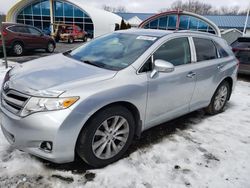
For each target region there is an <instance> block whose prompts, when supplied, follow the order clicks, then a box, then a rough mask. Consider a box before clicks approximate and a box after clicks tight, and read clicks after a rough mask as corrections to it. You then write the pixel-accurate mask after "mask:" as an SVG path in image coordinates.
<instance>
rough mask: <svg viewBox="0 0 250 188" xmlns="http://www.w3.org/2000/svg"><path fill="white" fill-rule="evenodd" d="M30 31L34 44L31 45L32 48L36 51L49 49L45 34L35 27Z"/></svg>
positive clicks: (29, 28) (30, 28)
mask: <svg viewBox="0 0 250 188" xmlns="http://www.w3.org/2000/svg"><path fill="white" fill-rule="evenodd" d="M28 30H29V32H30V38H31V39H32V42H31V43H30V45H31V47H32V48H34V49H36V48H46V47H47V40H46V39H45V38H44V37H43V34H42V33H41V32H40V31H39V30H37V29H35V28H33V27H28Z"/></svg>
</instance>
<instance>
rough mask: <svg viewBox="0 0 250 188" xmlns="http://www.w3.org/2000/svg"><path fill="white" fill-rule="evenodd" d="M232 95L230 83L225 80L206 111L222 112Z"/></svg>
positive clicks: (211, 113)
mask: <svg viewBox="0 0 250 188" xmlns="http://www.w3.org/2000/svg"><path fill="white" fill-rule="evenodd" d="M229 96H230V85H229V83H228V82H227V81H223V82H222V83H221V84H220V85H219V86H218V88H217V89H216V91H215V93H214V95H213V97H212V100H211V102H210V104H209V106H208V107H207V108H206V109H205V111H206V112H207V113H208V114H210V115H215V114H218V113H221V112H222V111H223V109H224V107H225V105H226V103H227V101H228V99H229Z"/></svg>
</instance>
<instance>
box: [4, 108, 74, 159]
mask: <svg viewBox="0 0 250 188" xmlns="http://www.w3.org/2000/svg"><path fill="white" fill-rule="evenodd" d="M0 108H1V111H2V113H1V128H2V131H3V133H4V135H5V137H6V139H7V140H8V141H9V143H10V144H11V145H12V146H13V147H15V148H17V149H19V150H22V151H25V152H28V153H30V154H33V155H35V156H38V157H40V158H43V159H46V160H48V161H52V162H55V163H66V162H72V161H74V157H75V139H74V138H75V136H76V135H75V134H78V133H76V132H74V131H73V132H72V130H70V129H69V128H70V125H69V124H70V123H72V119H71V118H70V117H69V116H70V114H71V110H70V109H65V110H61V111H53V112H42V113H35V114H32V115H30V116H27V117H25V118H21V117H19V116H16V115H14V114H12V113H11V112H9V111H7V110H6V109H5V108H3V107H2V106H0ZM71 129H72V126H71ZM44 141H49V142H52V143H53V149H52V151H51V152H48V151H45V150H43V149H41V143H42V142H44Z"/></svg>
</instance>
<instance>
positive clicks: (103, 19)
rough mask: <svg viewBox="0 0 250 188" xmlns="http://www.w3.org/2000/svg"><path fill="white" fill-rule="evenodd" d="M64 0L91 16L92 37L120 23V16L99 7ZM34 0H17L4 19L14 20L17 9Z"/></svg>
mask: <svg viewBox="0 0 250 188" xmlns="http://www.w3.org/2000/svg"><path fill="white" fill-rule="evenodd" d="M64 1H65V2H68V3H71V4H73V5H75V6H77V7H79V8H80V9H82V10H83V11H84V12H86V13H87V14H88V15H89V16H90V17H91V20H92V21H93V24H94V37H97V36H100V35H103V34H106V33H109V32H111V31H114V30H115V24H116V23H118V24H119V23H121V20H122V18H121V17H120V16H118V15H117V14H113V13H111V12H108V11H105V10H102V9H99V8H94V7H92V6H89V5H87V4H86V3H83V2H79V1H77V0H64ZM34 2H37V1H36V0H21V1H18V2H17V3H16V4H14V5H13V6H12V8H11V9H10V10H9V11H8V13H7V17H6V20H7V21H8V22H15V21H16V20H15V19H16V17H17V14H18V13H19V10H20V9H22V8H24V7H26V6H27V5H30V4H31V3H34Z"/></svg>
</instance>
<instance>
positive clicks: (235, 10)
mask: <svg viewBox="0 0 250 188" xmlns="http://www.w3.org/2000/svg"><path fill="white" fill-rule="evenodd" d="M239 10H240V7H238V6H234V7H227V6H223V7H221V8H220V9H219V14H221V15H238V14H239Z"/></svg>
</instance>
